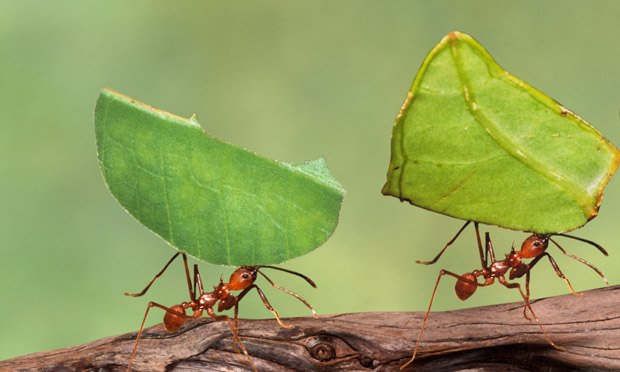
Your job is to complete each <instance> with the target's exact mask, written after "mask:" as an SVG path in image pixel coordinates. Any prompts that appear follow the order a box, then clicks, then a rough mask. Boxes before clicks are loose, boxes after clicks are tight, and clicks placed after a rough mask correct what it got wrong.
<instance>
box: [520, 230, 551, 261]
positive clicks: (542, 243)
mask: <svg viewBox="0 0 620 372" xmlns="http://www.w3.org/2000/svg"><path fill="white" fill-rule="evenodd" d="M548 245H549V235H548V234H533V235H531V236H529V237H528V238H527V239H525V241H524V242H523V244H521V257H523V258H532V257H538V256H540V255H541V254H542V253H543V252H544V251H545V250H546V249H547V246H548Z"/></svg>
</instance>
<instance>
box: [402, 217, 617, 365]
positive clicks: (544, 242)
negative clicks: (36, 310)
mask: <svg viewBox="0 0 620 372" xmlns="http://www.w3.org/2000/svg"><path fill="white" fill-rule="evenodd" d="M471 222H472V221H467V222H466V223H465V224H464V225H463V227H461V229H460V230H459V231H458V232H457V233H456V235H455V236H454V237H453V238H452V240H450V241H449V242H448V243H447V244H446V245H445V247H443V249H442V250H441V251H439V253H438V254H437V256H435V258H434V259H433V260H432V261H416V262H417V263H419V264H424V265H432V264H434V263H435V262H437V260H438V259H439V257H441V255H442V254H443V253H444V251H445V250H446V248H448V247H449V246H450V245H452V243H454V241H455V240H456V239H457V238H458V237H459V235H460V234H461V232H462V231H463V230H465V228H466V227H467V226H468V225H469V224H470V223H471ZM474 227H475V230H476V239H477V241H478V251H479V254H480V263H481V265H482V269H481V270H474V271H472V272H470V273H465V274H463V275H457V274H455V273H453V272H450V271H448V270H441V271H440V272H439V276H438V277H437V282H436V283H435V289H434V290H433V294H432V296H431V301H430V303H429V304H428V310H427V311H426V315H425V316H424V321H423V322H422V328H421V329H420V336H419V337H418V341H417V343H416V345H415V349H414V351H413V356H412V357H411V359H410V360H409V361H408V362H407V363H405V364H404V365H403V366H401V367H400V369H401V370H402V369H403V368H405V367H406V366H407V365H409V364H410V363H411V362H413V360H414V359H415V357H416V354H417V352H418V347H419V346H420V340H421V339H422V332H424V326H425V325H426V321H427V320H428V316H429V314H430V311H431V306H432V305H433V299H434V298H435V293H436V292H437V287H438V286H439V281H440V280H441V277H442V276H444V275H450V276H452V277H454V278H456V285H455V288H454V289H455V291H456V295H457V297H458V298H459V299H460V300H462V301H465V300H467V299H468V298H469V297H470V296H471V295H473V294H474V292H476V289H477V288H478V287H486V286H489V285H491V284H493V283H494V282H495V279H497V280H498V281H499V282H500V283H501V284H502V285H504V286H505V287H506V288H517V289H518V290H519V293H520V294H521V297H523V301H524V302H525V305H524V306H523V316H524V317H525V318H526V319H527V320H529V321H530V322H531V321H532V320H531V319H530V318H529V317H528V316H527V313H526V310H529V311H530V313H531V314H532V316H533V318H534V319H535V320H536V323H537V324H538V326H539V327H540V330H541V331H542V333H543V335H544V336H545V338H546V339H547V342H549V344H550V345H551V346H553V347H554V348H556V349H558V350H565V349H564V348H563V347H562V346H558V345H556V344H555V343H553V341H551V339H550V338H549V336H548V335H547V333H546V332H545V330H544V328H543V326H542V324H540V321H539V320H538V317H537V316H536V314H535V313H534V310H533V309H532V306H531V305H530V300H529V299H530V271H531V269H532V267H534V265H536V263H538V261H540V260H541V259H542V258H543V257H545V256H546V257H547V258H549V262H550V263H551V266H553V268H554V270H555V272H556V274H557V275H558V276H559V277H560V278H562V279H563V280H564V281H565V282H566V284H567V285H568V288H569V289H570V291H571V292H572V293H573V294H574V295H576V296H577V295H583V293H575V291H574V290H573V287H572V286H571V284H570V282H569V281H568V279H567V278H566V277H565V276H564V274H563V273H562V271H561V270H560V268H559V267H558V265H557V263H556V262H555V260H554V259H553V257H551V255H550V254H549V253H547V252H546V250H547V248H548V246H549V242H552V243H553V244H554V245H555V246H556V247H558V248H559V249H560V251H561V252H562V253H563V254H565V255H567V256H568V257H571V258H573V259H575V260H577V261H579V262H581V263H583V264H585V265H587V266H588V267H590V268H592V269H593V270H594V271H596V273H597V274H598V275H599V276H600V277H601V278H603V280H604V281H605V283H606V284H607V285H609V282H608V281H607V278H605V276H604V275H603V273H602V272H601V271H600V270H599V269H597V268H596V267H594V266H593V265H592V264H590V263H589V262H587V261H586V260H584V259H582V258H579V257H577V256H573V255H572V254H569V253H567V252H566V251H565V250H564V248H562V247H561V246H560V245H559V244H558V243H557V242H556V241H555V240H553V239H551V236H554V235H555V236H563V237H567V238H571V239H575V240H579V241H582V242H584V243H588V244H590V245H592V246H594V247H596V248H597V249H598V250H599V251H601V252H602V253H603V254H604V255H605V256H607V251H605V249H603V247H601V246H600V245H598V244H596V243H594V242H592V241H590V240H586V239H582V238H578V237H576V236H572V235H567V234H563V233H557V234H532V235H530V236H529V237H528V238H526V239H525V241H524V242H523V244H522V245H521V250H519V251H515V248H514V245H513V247H512V249H511V251H510V253H508V254H507V255H506V258H505V259H503V260H496V259H495V253H494V251H493V245H492V243H491V238H490V237H489V233H488V232H487V233H485V249H484V252H483V249H482V241H481V240H480V230H479V228H478V223H477V222H474ZM526 258H533V260H532V261H531V262H530V263H529V264H528V263H525V262H523V259H526ZM509 271H510V273H509V276H508V278H509V279H510V280H512V279H517V278H521V277H523V275H525V293H523V290H522V289H521V285H520V284H519V283H511V282H508V280H506V278H505V275H506V274H507V273H508V272H509ZM478 277H482V278H483V279H484V282H483V283H480V282H478Z"/></svg>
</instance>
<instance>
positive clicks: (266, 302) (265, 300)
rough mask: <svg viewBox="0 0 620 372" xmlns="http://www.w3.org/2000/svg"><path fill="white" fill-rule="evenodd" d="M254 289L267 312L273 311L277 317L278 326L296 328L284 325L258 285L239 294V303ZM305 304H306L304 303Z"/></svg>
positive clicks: (253, 285)
mask: <svg viewBox="0 0 620 372" xmlns="http://www.w3.org/2000/svg"><path fill="white" fill-rule="evenodd" d="M263 276H264V274H263ZM252 288H256V292H258V295H259V296H260V298H261V300H263V304H264V305H265V307H266V308H267V310H269V311H271V312H272V313H273V315H275V317H276V320H277V321H278V324H280V326H282V327H284V328H293V327H295V326H294V325H284V323H282V320H281V319H280V315H278V312H277V311H276V310H275V309H274V308H273V306H271V304H270V303H269V300H267V297H265V294H264V293H263V291H261V289H260V288H258V286H257V285H256V284H252V285H251V286H249V287H247V288H246V289H244V290H243V292H241V293H239V295H238V296H237V302H239V301H240V300H241V299H242V298H243V296H245V295H246V294H247V293H248V292H249V291H250V290H251V289H252ZM304 303H306V302H305V301H304Z"/></svg>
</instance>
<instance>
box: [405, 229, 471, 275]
mask: <svg viewBox="0 0 620 372" xmlns="http://www.w3.org/2000/svg"><path fill="white" fill-rule="evenodd" d="M470 223H471V221H467V222H465V225H463V227H461V229H460V230H459V232H457V233H456V235H455V236H454V238H452V240H450V241H449V242H448V244H446V246H445V247H443V249H442V250H441V251H439V253H438V254H437V256H435V258H433V260H432V261H418V260H416V262H417V263H419V264H423V265H432V264H434V263H435V262H437V260H438V259H439V257H441V255H442V254H443V252H444V251H445V250H446V248H448V247H449V246H451V245H452V243H454V241H455V240H456V239H457V238H458V237H459V235H461V232H463V230H465V228H466V227H467V225H469V224H470ZM474 224H475V225H476V226H478V223H477V222H475V223H474ZM478 240H480V238H478Z"/></svg>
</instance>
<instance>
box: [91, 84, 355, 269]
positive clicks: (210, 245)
mask: <svg viewBox="0 0 620 372" xmlns="http://www.w3.org/2000/svg"><path fill="white" fill-rule="evenodd" d="M95 129H96V136H97V148H98V156H99V165H100V167H101V172H102V174H103V178H104V180H105V183H106V185H107V187H108V189H109V190H110V192H111V193H112V195H113V196H114V197H115V198H116V200H117V201H118V202H119V203H120V204H121V206H122V207H123V208H125V209H126V210H127V212H129V213H130V214H131V215H132V216H133V217H134V218H136V220H138V221H139V222H140V223H141V224H143V225H144V226H145V227H147V228H148V229H150V230H151V231H152V232H154V233H155V234H157V235H158V236H160V237H161V238H162V239H164V240H165V241H166V242H168V243H169V244H170V245H171V246H173V247H175V248H177V249H178V250H180V251H183V252H186V253H188V254H190V255H192V256H194V257H196V258H198V259H201V260H204V261H206V262H210V263H214V264H223V265H233V266H240V265H269V264H276V263H281V262H283V261H286V260H289V259H291V258H294V257H297V256H300V255H303V254H305V253H308V252H310V251H311V250H313V249H315V248H317V247H318V246H320V245H321V244H323V243H324V242H325V241H326V240H327V239H328V238H329V236H330V235H331V234H332V233H333V231H334V229H335V228H336V225H337V224H338V215H339V212H340V207H341V205H342V200H343V198H344V189H343V188H342V186H341V185H340V184H339V183H338V182H337V181H336V180H335V179H334V178H333V177H332V175H331V173H330V172H329V170H328V169H327V165H326V163H325V160H324V159H322V158H319V159H316V160H314V161H311V162H308V163H305V164H301V165H291V164H287V163H283V162H278V161H273V160H269V159H266V158H264V157H261V156H259V155H257V154H255V153H253V152H251V151H247V150H245V149H243V148H241V147H239V146H235V145H233V144H230V143H226V142H223V141H220V140H218V139H216V138H214V137H212V136H210V135H209V134H207V133H205V132H204V131H203V130H202V129H201V127H200V125H199V124H198V121H197V119H196V117H195V116H192V118H190V119H184V118H181V117H178V116H176V115H172V114H169V113H167V112H164V111H161V110H158V109H155V108H153V107H151V106H148V105H146V104H143V103H140V102H138V101H136V100H134V99H131V98H129V97H127V96H124V95H122V94H120V93H117V92H114V91H112V90H110V89H104V90H103V91H102V93H101V95H100V97H99V100H98V101H97V106H96V109H95Z"/></svg>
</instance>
